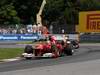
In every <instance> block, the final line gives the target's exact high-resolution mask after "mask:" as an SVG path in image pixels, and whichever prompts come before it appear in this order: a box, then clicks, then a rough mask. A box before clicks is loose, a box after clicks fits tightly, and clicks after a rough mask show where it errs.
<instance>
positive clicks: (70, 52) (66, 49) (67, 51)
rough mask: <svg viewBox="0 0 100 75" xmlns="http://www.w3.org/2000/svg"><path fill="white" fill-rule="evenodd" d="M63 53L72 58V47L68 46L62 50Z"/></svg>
mask: <svg viewBox="0 0 100 75" xmlns="http://www.w3.org/2000/svg"><path fill="white" fill-rule="evenodd" d="M64 53H65V54H66V55H68V56H72V55H73V53H74V50H73V49H72V45H68V46H67V47H65V48H64Z"/></svg>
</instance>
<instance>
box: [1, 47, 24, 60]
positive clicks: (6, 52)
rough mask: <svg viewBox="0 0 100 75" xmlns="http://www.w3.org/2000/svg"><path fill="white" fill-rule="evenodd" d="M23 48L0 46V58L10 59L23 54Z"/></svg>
mask: <svg viewBox="0 0 100 75" xmlns="http://www.w3.org/2000/svg"><path fill="white" fill-rule="evenodd" d="M22 52H23V48H0V59H8V58H14V57H19V56H21V54H22Z"/></svg>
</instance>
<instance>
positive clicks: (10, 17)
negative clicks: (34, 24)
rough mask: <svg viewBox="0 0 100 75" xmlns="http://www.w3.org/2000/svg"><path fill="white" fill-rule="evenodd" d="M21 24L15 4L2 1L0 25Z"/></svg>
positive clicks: (0, 4) (0, 5)
mask: <svg viewBox="0 0 100 75" xmlns="http://www.w3.org/2000/svg"><path fill="white" fill-rule="evenodd" d="M19 22H20V19H19V17H18V16H17V11H16V10H15V7H14V6H13V3H12V2H11V3H9V2H7V1H6V0H2V1H1V3H0V24H17V23H19Z"/></svg>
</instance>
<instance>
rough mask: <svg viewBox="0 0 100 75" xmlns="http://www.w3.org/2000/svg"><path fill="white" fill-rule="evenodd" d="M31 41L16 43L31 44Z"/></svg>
mask: <svg viewBox="0 0 100 75" xmlns="http://www.w3.org/2000/svg"><path fill="white" fill-rule="evenodd" d="M32 43H33V42H32V41H21V42H17V44H32Z"/></svg>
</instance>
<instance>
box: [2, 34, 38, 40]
mask: <svg viewBox="0 0 100 75" xmlns="http://www.w3.org/2000/svg"><path fill="white" fill-rule="evenodd" d="M38 38H39V37H38V35H36V34H1V35H0V40H16V41H18V40H19V41H20V40H38Z"/></svg>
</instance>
